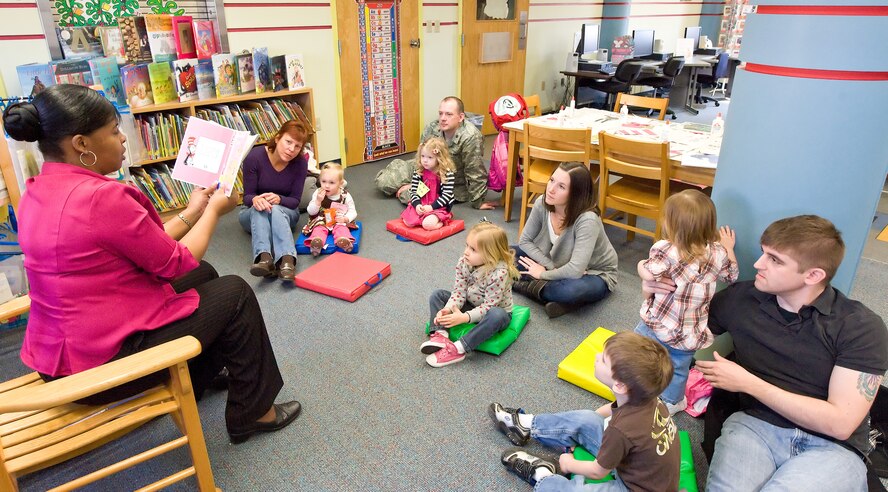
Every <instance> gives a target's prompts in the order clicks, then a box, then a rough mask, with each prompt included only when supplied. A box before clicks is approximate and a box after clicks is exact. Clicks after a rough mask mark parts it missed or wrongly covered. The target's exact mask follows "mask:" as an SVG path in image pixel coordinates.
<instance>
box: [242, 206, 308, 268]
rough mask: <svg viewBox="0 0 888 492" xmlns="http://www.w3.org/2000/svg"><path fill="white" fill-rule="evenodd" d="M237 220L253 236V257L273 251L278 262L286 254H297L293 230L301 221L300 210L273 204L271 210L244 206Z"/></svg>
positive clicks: (272, 253) (275, 260)
mask: <svg viewBox="0 0 888 492" xmlns="http://www.w3.org/2000/svg"><path fill="white" fill-rule="evenodd" d="M237 220H238V222H240V225H241V227H243V228H244V230H245V231H247V232H249V233H250V234H251V235H252V236H253V258H256V257H257V256H259V253H271V255H272V256H273V257H274V262H275V263H277V262H278V261H280V259H281V257H282V256H284V255H290V256H293V257H295V256H296V239H295V238H294V237H293V232H294V231H295V230H296V223H297V222H298V221H299V210H293V209H292V208H287V207H283V206H281V205H272V206H271V212H260V211H258V210H256V209H255V208H253V207H244V208H242V209H241V211H240V213H239V214H238V216H237Z"/></svg>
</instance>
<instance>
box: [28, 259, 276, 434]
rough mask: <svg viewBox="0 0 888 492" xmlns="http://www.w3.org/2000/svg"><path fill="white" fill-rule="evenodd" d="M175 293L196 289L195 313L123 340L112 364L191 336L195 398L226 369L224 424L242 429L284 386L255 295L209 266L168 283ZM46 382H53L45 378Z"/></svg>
mask: <svg viewBox="0 0 888 492" xmlns="http://www.w3.org/2000/svg"><path fill="white" fill-rule="evenodd" d="M171 285H172V286H173V288H174V289H175V290H176V292H180V293H181V292H184V291H186V290H188V289H192V288H194V289H196V290H197V292H198V294H200V303H199V305H198V307H197V310H195V311H194V313H192V314H191V315H190V316H188V317H187V318H183V319H181V320H178V321H174V322H172V323H170V324H168V325H165V326H162V327H160V328H157V329H154V330H148V331H140V332H136V333H133V334H132V335H130V336H129V337H127V338H126V339H125V340H124V342H123V346H122V347H121V348H120V351H119V352H118V353H117V354H116V355H115V356H114V357H113V358H112V360H115V359H120V358H123V357H126V356H128V355H132V354H134V353H136V352H140V351H142V350H145V349H148V348H151V347H154V346H157V345H160V344H162V343H165V342H169V341H171V340H175V339H177V338H180V337H183V336H187V335H191V336H193V337H195V338H196V339H197V340H198V341H200V344H201V347H202V351H201V353H200V354H199V355H198V356H197V357H195V358H194V359H192V360H190V361H189V362H188V370H189V372H190V373H191V381H192V385H193V386H194V395H195V398H198V399H199V398H200V396H201V395H202V394H203V392H204V390H205V389H206V388H207V387H208V386H209V384H210V382H212V380H213V378H214V377H215V376H216V375H217V374H219V372H220V371H221V370H222V368H223V367H227V368H228V372H229V378H230V382H229V386H228V402H227V405H226V408H225V423H226V426H227V428H228V431H229V432H239V431H243V430H246V429H247V428H248V427H249V426H250V425H251V424H252V423H253V422H255V421H256V420H257V419H259V418H260V417H262V416H263V415H264V414H265V413H266V412H267V411H268V410H269V409H270V408H271V406H272V404H273V403H274V400H275V398H276V397H277V394H278V392H279V391H280V390H281V388H282V387H283V385H284V382H283V379H282V378H281V373H280V371H279V370H278V366H277V361H276V360H275V358H274V351H273V350H272V348H271V341H270V340H269V339H268V332H267V331H266V330H265V321H264V320H263V318H262V311H261V309H260V307H259V302H258V301H257V299H256V294H255V293H254V292H253V289H252V288H251V287H250V285H249V284H247V283H246V282H245V281H244V280H243V279H242V278H240V277H238V276H234V275H227V276H224V277H219V274H218V273H216V270H215V269H214V268H213V267H212V266H211V265H210V264H209V263H207V262H203V261H202V262H201V263H200V266H199V267H197V268H196V269H194V270H192V271H191V272H189V273H187V274H185V275H184V276H182V277H180V278H178V279H176V280H174V281H173V282H171ZM43 377H44V379H46V380H49V379H54V378H51V377H47V376H43ZM167 378H169V373H168V372H167V371H161V372H157V373H154V374H151V375H148V376H145V377H143V378H140V379H137V380H135V381H132V382H130V383H127V384H124V385H121V386H118V387H116V388H111V389H110V390H107V391H104V392H102V393H99V394H96V395H93V396H91V397H88V398H85V399H84V400H81V401H80V402H81V403H87V404H105V403H110V402H112V401H116V400H119V399H122V398H126V397H129V396H132V395H135V394H138V393H140V392H142V391H145V390H146V389H148V388H151V387H152V386H155V385H157V384H158V383H160V382H162V381H165V380H166V379H167Z"/></svg>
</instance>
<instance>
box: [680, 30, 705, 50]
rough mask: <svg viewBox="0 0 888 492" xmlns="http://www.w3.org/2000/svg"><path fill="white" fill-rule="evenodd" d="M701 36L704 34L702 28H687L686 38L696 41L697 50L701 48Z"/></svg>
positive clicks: (695, 47)
mask: <svg viewBox="0 0 888 492" xmlns="http://www.w3.org/2000/svg"><path fill="white" fill-rule="evenodd" d="M701 34H703V28H702V27H700V26H696V27H686V28H685V35H684V37H686V38H691V39H693V40H694V49H697V48H699V47H700V35H701Z"/></svg>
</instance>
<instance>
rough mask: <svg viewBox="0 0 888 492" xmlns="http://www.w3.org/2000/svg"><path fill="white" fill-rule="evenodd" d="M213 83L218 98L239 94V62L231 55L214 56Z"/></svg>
mask: <svg viewBox="0 0 888 492" xmlns="http://www.w3.org/2000/svg"><path fill="white" fill-rule="evenodd" d="M212 60H213V81H214V82H215V83H216V97H226V96H234V95H236V94H237V93H238V92H237V80H238V79H237V62H236V61H235V59H234V55H232V54H231V53H220V54H217V55H213V58H212Z"/></svg>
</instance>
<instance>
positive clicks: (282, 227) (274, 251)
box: [238, 120, 308, 280]
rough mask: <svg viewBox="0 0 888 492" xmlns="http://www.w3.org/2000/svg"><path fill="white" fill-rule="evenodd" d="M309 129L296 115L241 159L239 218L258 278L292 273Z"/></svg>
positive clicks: (284, 275)
mask: <svg viewBox="0 0 888 492" xmlns="http://www.w3.org/2000/svg"><path fill="white" fill-rule="evenodd" d="M307 139H308V130H307V129H306V128H305V125H304V124H303V123H302V122H301V121H298V120H290V121H288V122H286V123H284V124H283V125H282V126H281V128H280V129H279V130H278V132H277V134H276V135H275V137H274V138H273V139H271V140H269V141H268V144H267V145H265V146H258V147H255V148H254V149H253V150H251V151H250V153H249V154H247V158H246V159H244V208H243V209H241V211H240V214H239V216H238V219H239V220H240V224H241V227H243V228H244V230H245V231H247V232H249V233H250V234H252V236H253V256H252V257H251V258H252V259H253V266H252V267H250V273H252V274H253V275H255V276H257V277H273V276H275V275H277V276H278V277H280V278H281V279H283V280H293V277H294V276H295V275H296V240H295V239H294V238H293V231H295V230H296V222H298V221H299V200H301V199H302V189H303V187H304V186H305V177H306V175H307V174H308V157H307V156H306V155H305V153H304V152H303V151H302V150H303V146H304V144H305V141H306V140H307Z"/></svg>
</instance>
